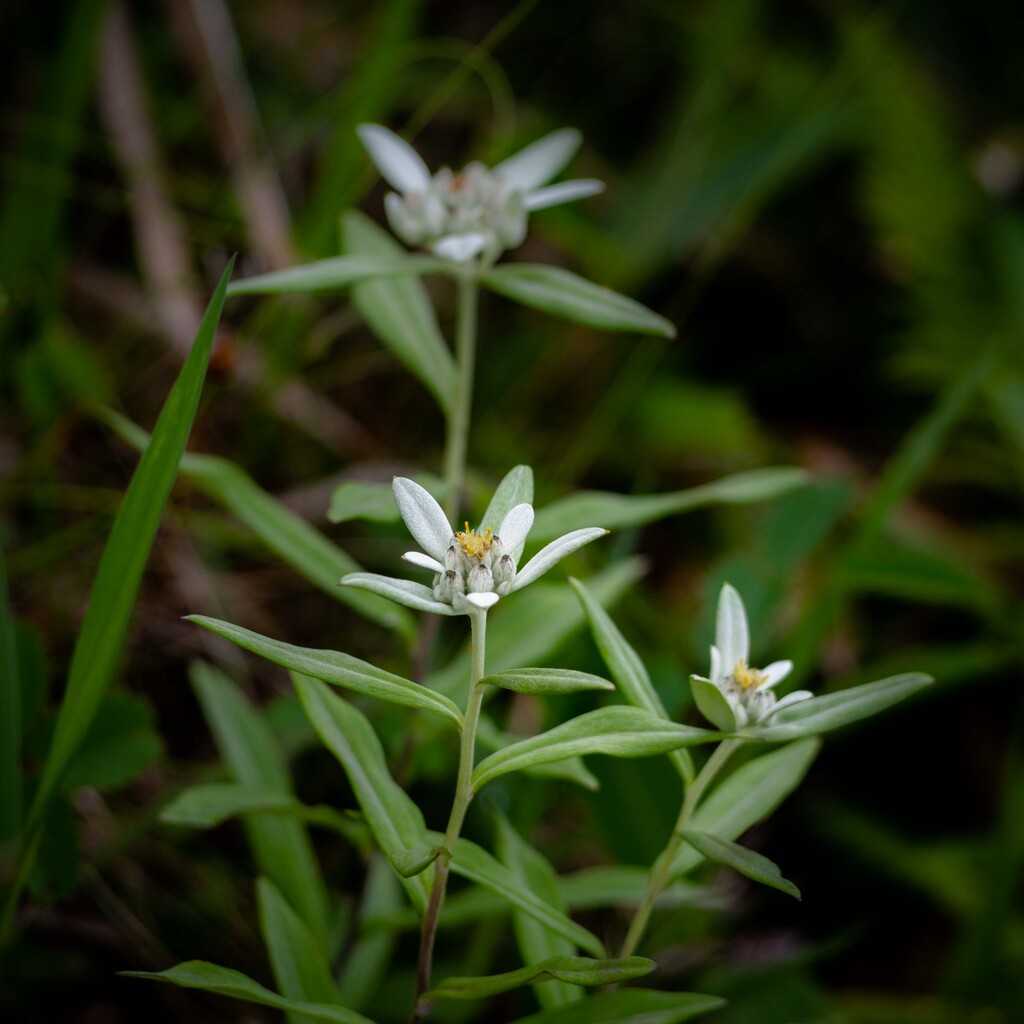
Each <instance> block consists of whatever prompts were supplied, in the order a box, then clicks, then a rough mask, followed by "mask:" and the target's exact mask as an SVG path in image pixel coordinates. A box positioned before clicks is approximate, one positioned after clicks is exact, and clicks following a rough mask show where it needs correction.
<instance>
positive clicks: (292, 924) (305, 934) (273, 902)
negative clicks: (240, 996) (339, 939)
mask: <svg viewBox="0 0 1024 1024" xmlns="http://www.w3.org/2000/svg"><path fill="white" fill-rule="evenodd" d="M256 898H257V903H258V905H259V915H260V933H261V934H262V936H263V944H264V945H265V946H266V947H267V952H268V953H269V954H270V966H271V968H272V969H273V971H274V981H275V982H277V987H278V989H279V990H280V991H281V994H282V995H283V996H284V997H285V998H286V999H295V1000H297V1001H299V1002H304V1003H323V1004H326V1005H328V1006H341V1005H342V1003H341V1000H340V999H339V998H338V989H337V986H336V985H335V984H334V981H333V979H332V978H331V972H330V968H329V967H328V964H327V958H326V957H325V956H324V953H323V951H322V950H321V949H320V947H319V945H318V944H317V942H316V940H315V939H314V938H313V936H312V934H311V933H310V931H309V929H308V928H307V927H306V926H305V924H304V923H303V922H302V919H301V918H300V917H299V916H298V915H297V914H296V913H295V911H294V910H292V908H291V907H290V906H289V905H288V901H287V900H286V899H285V898H284V897H283V896H282V895H281V893H280V892H279V891H278V889H277V887H276V886H275V885H274V883H273V882H271V881H270V879H269V878H260V879H259V880H258V881H257V883H256ZM288 1019H289V1021H291V1022H293V1024H307V1021H310V1020H314V1019H315V1018H311V1017H308V1016H305V1015H303V1014H295V1013H290V1014H289V1015H288Z"/></svg>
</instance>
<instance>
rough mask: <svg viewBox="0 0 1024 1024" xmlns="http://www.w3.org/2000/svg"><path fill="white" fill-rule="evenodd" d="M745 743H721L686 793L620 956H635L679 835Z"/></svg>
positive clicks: (680, 840) (678, 844) (680, 841)
mask: <svg viewBox="0 0 1024 1024" xmlns="http://www.w3.org/2000/svg"><path fill="white" fill-rule="evenodd" d="M742 742H743V741H742V740H724V741H723V742H722V743H719V745H718V746H717V747H716V748H715V751H714V753H713V754H712V755H711V757H709V758H708V760H707V763H706V764H705V765H704V767H703V768H702V769H701V771H700V774H699V775H698V776H697V778H695V779H694V780H693V783H692V785H690V786H689V788H688V789H687V790H686V797H685V798H684V800H683V806H682V809H681V810H680V811H679V817H678V819H677V820H676V823H675V827H674V828H673V829H672V835H671V836H670V837H669V841H668V844H667V845H666V846H665V849H664V850H662V851H661V853H660V854H659V855H658V859H657V860H656V861H655V862H654V866H653V867H652V868H651V877H650V879H649V880H648V882H647V891H646V892H645V893H644V898H643V899H642V900H641V901H640V906H639V907H637V910H636V914H635V915H634V916H633V920H632V921H631V922H630V925H629V931H628V932H627V933H626V939H625V941H624V942H623V943H622V949H621V951H620V952H619V956H620V957H627V956H632V955H633V951H634V950H635V949H636V948H637V946H639V945H640V940H641V939H642V938H643V934H644V932H645V931H646V930H647V924H648V921H649V920H650V917H651V911H652V910H653V909H654V904H655V901H656V900H657V899H658V897H659V896H660V895H661V892H662V890H663V889H664V888H665V886H666V885H667V884H668V880H669V877H670V875H671V873H672V864H673V863H674V862H675V859H676V854H677V853H678V852H679V848H680V847H681V846H682V845H683V838H682V836H681V835H680V833H681V832H682V831H683V829H685V828H686V826H687V825H688V824H689V823H690V818H691V816H692V815H693V812H694V810H695V809H696V807H697V804H698V803H699V802H700V798H701V797H702V796H703V795H704V791H705V790H706V789H707V788H708V786H709V785H710V784H711V781H712V780H713V779H714V777H715V776H716V775H717V774H718V773H719V772H720V771H721V770H722V767H723V766H724V765H725V762H726V761H728V760H729V758H730V757H731V756H732V753H733V751H734V750H735V749H736V748H737V747H738V746H739V745H740V744H741V743H742Z"/></svg>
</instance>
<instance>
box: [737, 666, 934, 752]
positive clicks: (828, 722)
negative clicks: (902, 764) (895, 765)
mask: <svg viewBox="0 0 1024 1024" xmlns="http://www.w3.org/2000/svg"><path fill="white" fill-rule="evenodd" d="M932 682H934V680H933V679H932V677H931V676H926V675H924V674H923V673H921V672H907V673H904V674H903V675H898V676H890V677H889V678H888V679H879V680H878V681H877V682H874V683H866V684H865V685H864V686H853V687H851V688H850V689H848V690H840V691H839V692H838V693H826V694H824V695H823V696H821V697H812V698H811V699H810V700H802V701H800V703H798V704H792V705H790V706H789V707H785V708H783V709H782V710H780V711H779V712H778V713H777V714H776V715H773V716H772V718H771V719H770V721H769V722H768V724H767V725H765V726H759V727H757V728H756V729H754V730H751V732H752V735H756V736H757V737H758V738H759V739H763V740H769V741H775V740H790V739H796V738H798V737H800V736H813V735H816V734H818V733H822V732H827V731H828V730H830V729H838V728H839V727H840V726H842V725H848V724H850V723H851V722H857V721H860V719H862V718H867V717H868V716H869V715H875V714H877V713H878V712H879V711H884V710H885V709H886V708H888V707H891V706H892V705H893V704H896V703H897V702H898V701H901V700H904V699H905V698H906V697H909V696H911V694H914V693H917V691H918V690H921V689H923V688H924V687H926V686H928V685H930V684H931V683H932ZM790 696H792V694H791V695H790Z"/></svg>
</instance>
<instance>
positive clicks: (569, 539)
mask: <svg viewBox="0 0 1024 1024" xmlns="http://www.w3.org/2000/svg"><path fill="white" fill-rule="evenodd" d="M606 533H608V531H607V530H602V529H600V528H599V527H595V526H591V527H588V528H587V529H585V530H573V531H572V533H567V534H566V535H565V536H564V537H559V538H558V540H553V541H552V542H551V543H550V544H548V545H547V546H546V547H543V548H541V549H540V551H538V552H537V554H535V555H534V556H533V558H531V559H530V560H529V561H528V562H527V563H526V565H524V566H523V568H522V569H520V570H519V572H517V573H516V578H515V579H514V580H513V581H512V586H511V588H510V592H511V591H514V590H521V589H522V588H523V587H525V586H526V585H527V584H528V583H532V582H533V581H534V580H535V579H537V578H538V577H540V576H543V575H544V573H546V572H547V571H548V569H550V568H551V567H552V566H553V565H555V564H556V563H557V562H560V561H561V560H562V559H563V558H565V557H566V555H571V554H572V553H573V552H574V551H576V550H577V549H578V548H581V547H583V545H584V544H589V543H590V542H591V541H592V540H597V538H598V537H603V536H604V535H605V534H606Z"/></svg>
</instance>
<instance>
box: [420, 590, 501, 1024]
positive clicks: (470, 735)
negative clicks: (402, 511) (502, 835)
mask: <svg viewBox="0 0 1024 1024" xmlns="http://www.w3.org/2000/svg"><path fill="white" fill-rule="evenodd" d="M469 618H470V622H471V623H472V628H473V633H472V646H471V648H470V650H471V652H472V661H471V665H470V677H469V697H468V699H467V701H466V712H465V718H464V720H463V723H462V739H461V743H460V745H459V777H458V781H457V782H456V784H455V797H454V799H453V800H452V811H451V814H450V815H449V818H448V828H447V829H446V830H445V834H444V842H443V843H442V844H441V852H440V853H439V854H438V855H437V860H436V861H435V862H434V865H435V868H434V885H433V887H432V888H431V890H430V900H429V901H428V903H427V910H426V913H425V914H424V915H423V928H422V931H421V933H420V956H419V963H418V965H417V969H416V1000H415V1004H414V1006H413V1012H412V1017H411V1018H410V1024H419V1022H420V1021H423V1020H425V1019H426V1017H427V1014H428V1013H429V1012H430V1001H429V1000H425V999H423V993H424V992H426V991H427V989H429V988H430V969H431V964H432V963H433V959H434V939H435V938H436V936H437V924H438V921H439V920H440V917H441V906H442V904H443V903H444V893H445V888H446V887H447V884H448V865H449V863H450V862H451V859H452V854H453V853H454V852H455V843H456V841H457V840H458V838H459V833H460V832H461V831H462V822H463V821H464V820H465V817H466V811H467V810H468V809H469V802H470V800H472V798H473V794H472V792H471V790H470V782H471V779H472V777H473V760H474V757H475V752H476V729H477V724H478V723H479V721H480V708H481V705H482V704H483V699H484V691H483V687H480V686H478V685H477V684H478V683H479V682H480V680H481V679H483V677H484V658H485V654H486V647H485V644H486V637H487V612H485V611H482V610H477V609H474V610H473V611H472V612H470V615H469Z"/></svg>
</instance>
